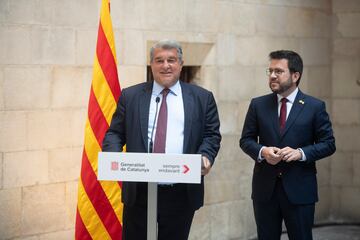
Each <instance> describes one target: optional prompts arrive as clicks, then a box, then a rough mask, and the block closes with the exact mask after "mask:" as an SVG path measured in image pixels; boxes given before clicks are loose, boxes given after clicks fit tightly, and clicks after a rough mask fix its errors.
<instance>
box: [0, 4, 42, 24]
mask: <svg viewBox="0 0 360 240" xmlns="http://www.w3.org/2000/svg"><path fill="white" fill-rule="evenodd" d="M2 2H3V3H2V4H3V6H2V7H4V9H3V14H4V18H5V19H6V22H8V23H22V24H29V23H34V22H35V21H34V20H35V16H34V15H35V12H36V8H35V7H36V2H35V1H33V0H28V1H26V0H19V1H2Z"/></svg>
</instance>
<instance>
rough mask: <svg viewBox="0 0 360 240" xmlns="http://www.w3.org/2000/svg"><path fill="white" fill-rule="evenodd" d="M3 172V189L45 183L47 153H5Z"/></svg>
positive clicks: (46, 180) (46, 179) (46, 177)
mask: <svg viewBox="0 0 360 240" xmlns="http://www.w3.org/2000/svg"><path fill="white" fill-rule="evenodd" d="M3 171H4V188H15V187H23V186H31V185H37V184H41V183H47V182H48V179H49V177H48V153H47V152H46V151H26V152H12V153H5V154H4V165H3Z"/></svg>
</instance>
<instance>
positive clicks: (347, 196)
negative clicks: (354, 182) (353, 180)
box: [340, 186, 360, 222]
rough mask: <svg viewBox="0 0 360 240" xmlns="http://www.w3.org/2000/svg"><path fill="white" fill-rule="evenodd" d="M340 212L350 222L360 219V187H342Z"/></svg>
mask: <svg viewBox="0 0 360 240" xmlns="http://www.w3.org/2000/svg"><path fill="white" fill-rule="evenodd" d="M340 203H341V206H340V212H341V215H342V216H343V218H345V219H346V220H347V221H350V222H358V221H360V189H359V187H358V186H356V187H342V189H341V195H340Z"/></svg>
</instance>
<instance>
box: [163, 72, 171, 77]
mask: <svg viewBox="0 0 360 240" xmlns="http://www.w3.org/2000/svg"><path fill="white" fill-rule="evenodd" d="M160 74H161V75H163V76H171V75H172V72H160Z"/></svg>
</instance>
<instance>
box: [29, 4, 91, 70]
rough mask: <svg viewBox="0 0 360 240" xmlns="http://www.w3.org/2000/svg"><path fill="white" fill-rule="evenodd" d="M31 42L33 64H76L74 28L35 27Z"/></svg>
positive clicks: (31, 34)
mask: <svg viewBox="0 0 360 240" xmlns="http://www.w3.org/2000/svg"><path fill="white" fill-rule="evenodd" d="M85 5H89V4H85ZM76 11H78V10H76ZM30 42H31V46H30V51H31V61H32V62H31V63H32V64H75V52H76V51H75V46H76V42H75V30H74V29H72V28H60V27H59V28H49V27H36V28H35V27H33V28H32V29H31V33H30ZM54 46H55V47H54ZM28 51H29V50H28Z"/></svg>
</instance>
